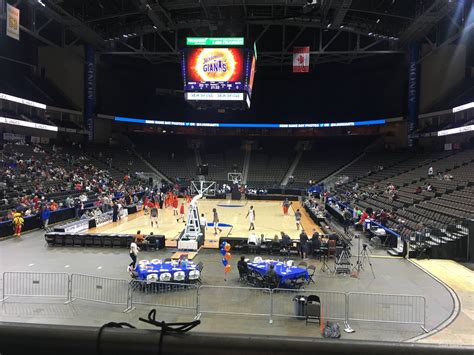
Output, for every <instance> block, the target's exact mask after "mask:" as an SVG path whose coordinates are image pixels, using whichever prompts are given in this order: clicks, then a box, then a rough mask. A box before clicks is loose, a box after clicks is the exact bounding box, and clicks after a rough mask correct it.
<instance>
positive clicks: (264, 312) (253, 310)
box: [197, 285, 271, 317]
mask: <svg viewBox="0 0 474 355" xmlns="http://www.w3.org/2000/svg"><path fill="white" fill-rule="evenodd" d="M197 297H198V310H197V313H198V314H203V313H214V314H240V315H249V316H266V317H270V314H271V290H270V289H268V288H256V287H232V286H206V285H202V286H200V287H199V289H198V293H197ZM216 297H219V298H221V299H225V300H226V302H224V303H217V302H216V301H215V299H216Z"/></svg>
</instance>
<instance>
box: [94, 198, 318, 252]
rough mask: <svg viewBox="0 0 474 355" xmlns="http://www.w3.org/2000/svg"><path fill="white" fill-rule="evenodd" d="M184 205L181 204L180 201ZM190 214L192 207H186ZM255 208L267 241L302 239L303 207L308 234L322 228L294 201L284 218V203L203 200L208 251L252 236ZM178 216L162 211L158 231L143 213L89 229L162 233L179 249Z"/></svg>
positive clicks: (201, 210)
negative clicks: (298, 215)
mask: <svg viewBox="0 0 474 355" xmlns="http://www.w3.org/2000/svg"><path fill="white" fill-rule="evenodd" d="M180 204H181V201H180ZM185 206H186V214H187V209H188V207H189V204H185ZM250 206H254V209H255V214H256V216H255V231H252V233H253V232H255V234H257V235H261V234H263V235H265V237H266V238H270V239H271V238H273V237H274V236H275V235H278V238H281V235H280V232H282V231H283V232H285V233H287V234H288V235H289V236H290V237H291V238H292V239H299V235H300V232H301V231H298V230H297V229H296V224H295V214H294V210H295V209H297V208H300V211H302V213H303V218H302V225H303V228H305V230H306V232H307V233H308V234H309V235H311V234H312V230H313V228H315V229H316V230H317V231H318V232H319V233H321V232H322V231H321V229H320V228H319V226H317V225H316V224H314V223H313V222H312V220H311V219H310V218H309V217H308V216H306V215H305V212H304V209H303V208H302V207H301V206H300V204H299V202H293V205H292V206H293V208H290V209H289V211H288V215H286V216H285V215H283V210H282V201H244V200H242V201H236V200H217V199H201V200H199V201H198V210H199V214H204V217H205V218H206V220H207V222H208V227H207V229H206V239H205V244H204V247H205V248H216V249H217V248H218V247H219V246H218V242H219V238H220V237H230V238H232V237H235V238H237V237H239V238H241V237H248V236H249V234H250V233H251V232H249V219H248V218H247V217H246V214H247V212H248V210H249V208H250ZM213 208H216V209H217V213H218V214H219V228H221V229H222V232H219V231H218V234H214V227H213V224H212V209H213ZM176 218H177V216H173V210H172V208H170V207H169V208H165V209H162V210H159V214H158V228H156V227H154V228H152V227H151V223H150V216H149V215H145V213H144V212H143V211H140V212H138V213H136V214H133V215H130V216H128V217H125V218H123V219H122V220H121V221H118V222H114V223H112V224H108V225H106V226H102V227H98V228H93V229H89V230H88V231H86V232H87V233H117V234H135V233H136V232H137V231H138V230H140V231H141V233H142V234H145V235H148V234H150V233H151V232H153V234H155V235H158V234H162V235H165V237H166V245H167V246H169V247H173V246H174V247H175V246H176V243H177V240H178V237H179V234H180V233H181V231H182V230H183V229H184V226H185V224H184V223H183V222H182V221H181V220H180V221H179V222H178V221H176Z"/></svg>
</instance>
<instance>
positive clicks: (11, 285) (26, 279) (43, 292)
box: [0, 272, 69, 302]
mask: <svg viewBox="0 0 474 355" xmlns="http://www.w3.org/2000/svg"><path fill="white" fill-rule="evenodd" d="M13 296H15V297H42V298H65V299H66V300H67V299H69V275H68V274H67V273H64V272H4V273H3V293H2V299H1V300H0V301H2V302H3V301H5V300H7V299H8V298H9V297H13Z"/></svg>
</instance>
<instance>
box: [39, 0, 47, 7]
mask: <svg viewBox="0 0 474 355" xmlns="http://www.w3.org/2000/svg"><path fill="white" fill-rule="evenodd" d="M38 4H40V5H41V6H44V7H46V5H45V3H44V2H43V1H41V0H38Z"/></svg>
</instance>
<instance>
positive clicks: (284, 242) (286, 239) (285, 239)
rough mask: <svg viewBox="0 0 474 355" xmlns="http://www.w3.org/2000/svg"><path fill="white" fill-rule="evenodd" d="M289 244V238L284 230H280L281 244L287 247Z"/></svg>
mask: <svg viewBox="0 0 474 355" xmlns="http://www.w3.org/2000/svg"><path fill="white" fill-rule="evenodd" d="M290 245H291V238H290V236H289V235H288V234H286V233H285V232H281V246H282V247H283V248H288V247H289V246H290Z"/></svg>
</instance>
